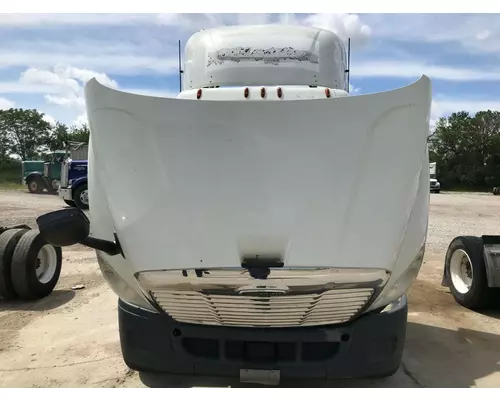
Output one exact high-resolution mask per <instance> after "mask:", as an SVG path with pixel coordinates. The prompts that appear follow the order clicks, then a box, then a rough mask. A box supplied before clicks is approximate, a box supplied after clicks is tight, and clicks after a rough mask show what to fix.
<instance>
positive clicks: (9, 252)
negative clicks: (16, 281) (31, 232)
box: [0, 229, 28, 300]
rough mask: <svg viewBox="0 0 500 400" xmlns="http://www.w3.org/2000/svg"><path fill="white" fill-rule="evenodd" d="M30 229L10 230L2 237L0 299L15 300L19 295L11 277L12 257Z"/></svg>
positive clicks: (0, 249) (0, 250)
mask: <svg viewBox="0 0 500 400" xmlns="http://www.w3.org/2000/svg"><path fill="white" fill-rule="evenodd" d="M26 232H28V229H9V230H7V231H5V232H3V233H2V234H1V235H0V297H2V298H4V299H5V300H14V299H16V298H18V297H19V296H18V294H17V292H16V290H15V289H14V285H13V284H12V277H11V263H12V256H13V255H14V250H15V248H16V245H17V243H18V242H19V240H20V239H21V237H22V236H23V235H24V234H25V233H26Z"/></svg>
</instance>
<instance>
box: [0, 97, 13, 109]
mask: <svg viewBox="0 0 500 400" xmlns="http://www.w3.org/2000/svg"><path fill="white" fill-rule="evenodd" d="M15 106H16V104H15V103H14V102H13V101H11V100H9V99H6V98H5V97H0V110H8V109H9V108H14V107H15Z"/></svg>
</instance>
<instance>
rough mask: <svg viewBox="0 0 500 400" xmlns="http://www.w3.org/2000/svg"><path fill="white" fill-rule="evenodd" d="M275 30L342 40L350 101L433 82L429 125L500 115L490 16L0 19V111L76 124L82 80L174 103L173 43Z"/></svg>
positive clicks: (495, 17) (495, 36)
mask: <svg viewBox="0 0 500 400" xmlns="http://www.w3.org/2000/svg"><path fill="white" fill-rule="evenodd" d="M275 22H282V23H288V24H303V25H312V26H317V27H321V28H326V29H330V30H332V31H334V32H336V33H337V34H338V35H339V36H340V37H342V38H343V39H347V38H348V37H350V38H351V40H352V64H351V71H352V73H351V84H352V85H353V87H354V88H355V93H373V92H377V91H382V90H390V89H394V88H398V87H401V86H404V85H406V84H409V83H411V82H413V81H415V80H416V79H417V78H418V77H419V76H420V75H421V74H423V73H425V74H427V75H429V76H430V77H431V79H432V80H433V109H432V119H433V120H435V119H437V118H438V117H440V116H445V115H448V114H449V113H451V112H453V111H459V110H467V111H470V112H476V111H478V110H483V109H493V110H500V90H499V89H500V14H470V15H464V14H359V15H357V14H10V15H8V14H0V108H8V107H11V106H15V107H22V108H37V109H39V110H40V111H42V112H44V113H46V114H47V115H48V116H49V117H48V118H49V119H57V120H60V121H62V122H65V123H68V124H71V123H76V122H78V123H80V122H83V121H85V104H84V101H83V97H82V95H83V85H84V83H85V82H86V81H87V80H88V79H90V78H91V77H94V76H95V77H97V79H98V80H100V81H101V82H102V83H104V84H108V85H110V86H112V87H117V88H119V89H121V90H125V91H132V92H137V93H144V94H153V95H160V96H175V95H176V94H177V89H178V76H177V41H178V40H179V39H180V40H182V41H183V42H185V41H186V39H187V38H188V37H189V36H190V35H191V34H192V33H194V32H196V31H197V30H199V29H201V28H208V27H213V26H219V25H234V24H254V23H256V24H260V23H275Z"/></svg>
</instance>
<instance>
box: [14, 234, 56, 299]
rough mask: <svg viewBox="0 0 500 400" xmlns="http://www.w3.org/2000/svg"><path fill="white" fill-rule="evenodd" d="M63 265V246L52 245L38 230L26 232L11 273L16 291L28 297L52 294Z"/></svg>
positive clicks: (15, 253) (23, 296)
mask: <svg viewBox="0 0 500 400" xmlns="http://www.w3.org/2000/svg"><path fill="white" fill-rule="evenodd" d="M61 266H62V251H61V248H60V247H54V246H52V245H50V244H48V243H47V242H46V241H45V239H44V238H43V237H42V235H40V232H39V231H38V230H31V231H29V232H26V233H25V234H24V235H23V236H22V237H21V239H20V240H19V242H18V243H17V246H16V248H15V250H14V255H13V256H12V263H11V276H12V284H13V285H14V289H15V291H16V292H17V294H18V295H19V297H20V298H22V299H24V300H37V299H41V298H43V297H45V296H48V295H49V294H50V293H51V292H52V290H54V287H55V286H56V284H57V281H58V280H59V275H60V274H61ZM40 269H41V270H40Z"/></svg>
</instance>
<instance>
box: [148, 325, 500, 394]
mask: <svg viewBox="0 0 500 400" xmlns="http://www.w3.org/2000/svg"><path fill="white" fill-rule="evenodd" d="M498 343H500V337H499V335H494V334H489V333H484V332H478V331H475V330H470V329H458V330H451V329H445V328H440V327H435V326H429V325H422V324H418V323H413V322H409V323H408V330H407V338H406V346H405V353H404V356H403V363H402V366H401V368H400V369H399V370H398V372H396V374H395V375H393V376H392V377H390V378H385V379H380V380H371V379H370V380H336V381H328V382H327V381H321V382H317V381H314V382H312V381H311V382H297V381H294V382H285V383H283V384H282V385H280V386H281V387H471V386H476V385H478V380H480V379H482V378H486V379H485V380H482V383H481V386H489V387H492V386H493V384H492V383H491V381H490V382H488V380H487V377H488V376H490V375H492V374H494V373H500V346H498ZM140 379H141V381H142V383H143V384H144V385H146V386H149V387H155V388H158V387H193V386H203V387H221V386H222V387H224V386H231V387H258V386H257V385H255V386H254V385H242V384H240V383H239V382H238V381H235V380H230V379H224V378H215V377H211V378H204V377H185V376H174V375H165V374H152V373H141V374H140ZM496 380H497V382H498V377H497V378H496Z"/></svg>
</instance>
